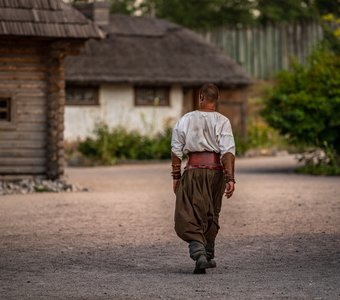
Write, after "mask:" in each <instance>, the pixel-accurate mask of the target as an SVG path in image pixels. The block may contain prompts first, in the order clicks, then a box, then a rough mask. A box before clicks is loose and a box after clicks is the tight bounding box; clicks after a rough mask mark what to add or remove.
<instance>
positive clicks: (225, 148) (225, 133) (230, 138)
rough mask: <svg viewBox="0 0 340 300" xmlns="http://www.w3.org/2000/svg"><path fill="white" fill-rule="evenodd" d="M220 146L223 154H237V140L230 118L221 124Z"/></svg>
mask: <svg viewBox="0 0 340 300" xmlns="http://www.w3.org/2000/svg"><path fill="white" fill-rule="evenodd" d="M218 146H219V148H220V153H221V156H223V155H224V154H225V153H228V152H230V153H231V154H233V155H235V141H234V135H233V131H232V129H231V124H230V121H229V120H226V121H225V122H223V124H222V126H221V131H220V134H219V141H218Z"/></svg>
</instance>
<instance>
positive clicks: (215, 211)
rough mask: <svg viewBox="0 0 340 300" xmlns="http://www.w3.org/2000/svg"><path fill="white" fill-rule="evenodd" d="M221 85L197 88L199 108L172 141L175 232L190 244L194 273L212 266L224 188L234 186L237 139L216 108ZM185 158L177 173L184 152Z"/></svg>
mask: <svg viewBox="0 0 340 300" xmlns="http://www.w3.org/2000/svg"><path fill="white" fill-rule="evenodd" d="M218 100H219V90H218V88H217V86H216V85H214V84H205V85H203V86H202V87H201V89H200V92H199V110H196V111H192V112H190V113H187V114H185V115H184V116H183V117H182V118H181V119H180V120H179V121H178V122H177V123H176V125H175V127H174V128H173V132H172V140H171V151H172V153H171V158H172V177H173V189H174V192H175V194H176V208H175V231H176V233H177V235H178V236H179V237H180V238H181V239H183V240H184V241H186V242H188V243H189V254H190V257H191V258H192V259H193V260H195V261H196V263H195V269H194V274H205V273H206V271H205V269H207V268H215V267H216V262H215V260H214V256H215V254H214V253H215V238H216V235H217V233H218V230H219V228H220V227H219V223H218V219H219V214H220V211H221V204H222V197H223V193H225V195H226V196H227V198H230V197H231V196H232V195H233V192H234V189H235V179H234V163H235V142H234V137H233V133H232V128H231V125H230V121H229V120H228V118H226V117H225V116H223V115H222V114H220V113H218V112H216V103H217V101H218ZM184 154H185V155H187V156H188V163H187V165H186V167H185V171H184V173H183V175H181V162H182V158H183V155H184Z"/></svg>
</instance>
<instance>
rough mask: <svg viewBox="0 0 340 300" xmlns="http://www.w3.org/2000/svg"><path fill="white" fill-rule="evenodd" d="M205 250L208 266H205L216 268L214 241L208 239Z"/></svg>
mask: <svg viewBox="0 0 340 300" xmlns="http://www.w3.org/2000/svg"><path fill="white" fill-rule="evenodd" d="M205 251H206V253H207V260H208V267H207V268H216V261H215V260H214V257H215V241H208V242H207V245H206V246H205Z"/></svg>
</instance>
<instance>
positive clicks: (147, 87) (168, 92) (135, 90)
mask: <svg viewBox="0 0 340 300" xmlns="http://www.w3.org/2000/svg"><path fill="white" fill-rule="evenodd" d="M138 89H152V90H154V91H156V90H158V89H164V90H165V97H166V98H165V100H166V101H165V102H166V103H165V104H160V103H159V104H158V105H157V107H169V106H170V87H169V86H153V85H140V86H135V87H134V98H135V99H134V105H135V106H137V107H155V106H156V105H155V104H144V103H138V97H137V95H138Z"/></svg>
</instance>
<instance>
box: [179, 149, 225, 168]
mask: <svg viewBox="0 0 340 300" xmlns="http://www.w3.org/2000/svg"><path fill="white" fill-rule="evenodd" d="M188 156H189V160H188V163H187V165H186V167H185V169H186V170H189V169H211V170H223V166H222V165H221V161H220V154H219V153H215V152H208V151H204V152H190V153H189V154H188Z"/></svg>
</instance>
